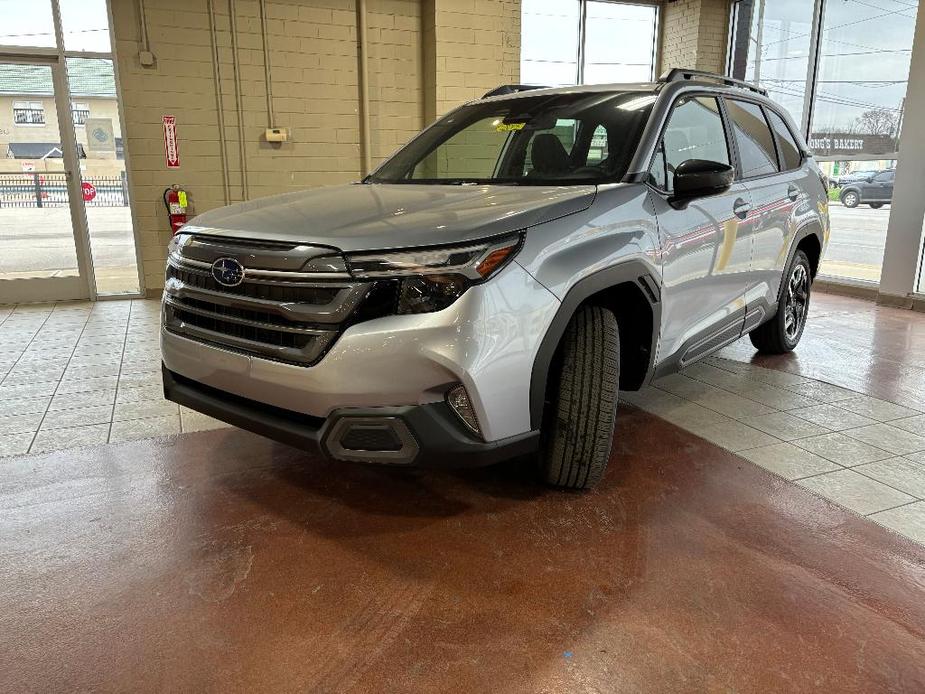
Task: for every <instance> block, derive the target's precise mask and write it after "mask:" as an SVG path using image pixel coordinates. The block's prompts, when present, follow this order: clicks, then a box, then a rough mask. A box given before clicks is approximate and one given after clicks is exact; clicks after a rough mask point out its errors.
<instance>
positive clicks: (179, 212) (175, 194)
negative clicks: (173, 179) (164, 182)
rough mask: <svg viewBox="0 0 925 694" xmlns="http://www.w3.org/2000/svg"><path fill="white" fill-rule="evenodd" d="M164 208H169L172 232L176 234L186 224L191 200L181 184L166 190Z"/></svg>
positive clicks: (168, 214) (175, 184)
mask: <svg viewBox="0 0 925 694" xmlns="http://www.w3.org/2000/svg"><path fill="white" fill-rule="evenodd" d="M164 207H166V208H167V218H168V219H169V220H170V230H171V231H172V232H173V233H174V234H176V233H177V232H178V231H179V230H180V227H182V226H183V225H184V224H186V211H187V209H189V198H188V197H187V195H186V191H185V190H183V189H182V188H181V187H180V184H179V183H174V184H173V185H172V186H170V188H167V189H165V190H164Z"/></svg>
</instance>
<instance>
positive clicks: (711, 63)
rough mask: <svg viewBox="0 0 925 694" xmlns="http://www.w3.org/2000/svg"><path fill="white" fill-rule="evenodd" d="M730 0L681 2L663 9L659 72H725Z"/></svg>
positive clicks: (686, 0)
mask: <svg viewBox="0 0 925 694" xmlns="http://www.w3.org/2000/svg"><path fill="white" fill-rule="evenodd" d="M729 9H730V2H729V0H678V1H677V2H667V3H665V4H664V5H663V6H662V59H661V64H660V68H659V72H664V71H665V70H667V69H669V68H673V67H686V68H696V69H698V70H708V71H710V72H718V73H720V74H722V73H724V72H725V69H726V42H727V38H728V31H729Z"/></svg>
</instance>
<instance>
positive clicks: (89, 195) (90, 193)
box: [80, 181, 96, 202]
mask: <svg viewBox="0 0 925 694" xmlns="http://www.w3.org/2000/svg"><path fill="white" fill-rule="evenodd" d="M80 187H81V189H83V193H84V201H86V202H90V201H91V200H92V199H93V198H95V197H96V188H95V187H94V185H93V184H92V183H88V182H87V181H84V182H83V183H81V184H80Z"/></svg>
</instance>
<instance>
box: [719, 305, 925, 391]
mask: <svg viewBox="0 0 925 694" xmlns="http://www.w3.org/2000/svg"><path fill="white" fill-rule="evenodd" d="M719 356H722V357H726V358H729V359H738V360H740V361H748V362H751V363H754V364H757V365H759V366H764V367H767V368H772V369H780V370H782V371H789V372H792V373H796V374H800V375H802V376H806V377H808V378H818V379H820V380H823V381H827V382H829V383H834V384H835V385H839V386H843V387H845V388H850V389H851V390H856V391H858V392H861V393H864V394H866V395H870V396H873V397H875V398H881V399H883V400H889V401H891V402H895V403H898V404H900V405H907V406H913V407H914V406H919V405H921V404H922V395H923V393H925V314H923V313H917V312H915V311H906V310H904V309H898V308H886V307H884V306H877V305H876V304H875V303H873V302H870V301H864V300H861V299H853V298H849V297H844V296H837V295H834V294H823V293H821V292H816V293H815V294H814V295H813V297H812V308H811V313H810V318H809V321H808V322H807V325H806V332H805V333H804V335H803V339H802V341H801V342H800V346H799V347H798V348H797V350H796V351H795V352H793V353H791V354H787V355H783V356H774V357H760V356H758V355H757V354H756V353H755V350H754V349H753V348H752V345H751V343H750V342H749V341H748V340H747V339H744V340H739V341H738V342H736V343H735V344H734V345H732V346H730V347H727V348H726V349H724V350H722V351H721V352H719Z"/></svg>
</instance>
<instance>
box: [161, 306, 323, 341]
mask: <svg viewBox="0 0 925 694" xmlns="http://www.w3.org/2000/svg"><path fill="white" fill-rule="evenodd" d="M173 316H174V318H175V319H177V320H180V321H182V322H184V323H185V324H187V325H190V326H194V327H197V328H202V329H203V330H208V331H211V332H214V333H217V334H220V335H227V336H228V337H234V338H237V339H240V340H248V341H250V342H259V343H260V344H265V345H271V346H273V347H286V348H288V349H299V350H301V349H305V348H306V347H307V346H309V343H311V341H312V340H314V339H315V338H316V336H314V335H305V334H299V333H290V332H284V331H282V330H273V329H272V328H258V327H255V326H252V325H243V324H241V323H231V322H229V321H225V320H221V319H219V318H211V317H209V316H204V315H202V314H198V313H190V312H189V311H184V310H183V309H182V308H174V309H173Z"/></svg>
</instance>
